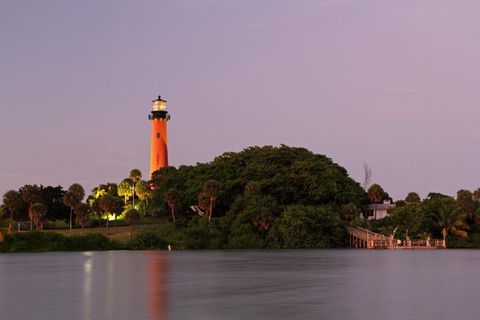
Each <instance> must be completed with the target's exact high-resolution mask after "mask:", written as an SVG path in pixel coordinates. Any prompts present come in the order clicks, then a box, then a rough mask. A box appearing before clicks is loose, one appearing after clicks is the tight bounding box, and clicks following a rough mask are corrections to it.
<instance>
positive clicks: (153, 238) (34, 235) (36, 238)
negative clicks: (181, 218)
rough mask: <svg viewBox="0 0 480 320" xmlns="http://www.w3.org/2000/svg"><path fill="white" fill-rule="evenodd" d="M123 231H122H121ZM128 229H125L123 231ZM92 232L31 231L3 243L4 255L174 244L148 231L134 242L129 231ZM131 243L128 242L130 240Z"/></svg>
mask: <svg viewBox="0 0 480 320" xmlns="http://www.w3.org/2000/svg"><path fill="white" fill-rule="evenodd" d="M119 229H120V228H119ZM121 229H124V228H121ZM94 231H95V230H89V232H88V233H86V234H85V235H64V234H62V233H61V232H38V231H27V232H19V233H15V234H12V235H7V236H5V238H4V240H3V242H2V243H0V253H14V252H49V251H105V250H154V249H156V250H163V249H166V248H167V246H168V245H169V244H170V243H169V242H168V241H167V240H165V239H164V238H163V237H162V236H161V235H160V234H159V233H158V232H153V231H147V230H144V231H143V232H141V233H137V234H136V235H135V236H134V237H133V238H132V239H131V240H130V235H128V237H125V230H115V231H110V230H109V231H104V233H105V234H102V233H95V232H94ZM109 232H113V233H115V236H117V237H118V238H119V239H121V240H113V239H112V238H109V237H108V236H107V235H106V234H108V233H109ZM127 239H128V240H127Z"/></svg>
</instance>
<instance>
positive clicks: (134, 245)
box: [127, 232, 169, 250]
mask: <svg viewBox="0 0 480 320" xmlns="http://www.w3.org/2000/svg"><path fill="white" fill-rule="evenodd" d="M168 244H169V242H168V241H167V240H165V239H164V238H163V237H161V236H160V235H159V234H156V233H154V232H144V233H140V234H138V235H136V236H135V237H134V238H133V239H132V240H131V241H129V242H128V244H127V247H128V248H129V249H132V250H154V249H157V250H162V249H167V247H168Z"/></svg>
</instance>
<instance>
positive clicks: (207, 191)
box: [198, 180, 221, 222]
mask: <svg viewBox="0 0 480 320" xmlns="http://www.w3.org/2000/svg"><path fill="white" fill-rule="evenodd" d="M220 187H221V185H220V183H219V182H218V181H215V180H209V181H207V182H206V183H205V185H204V186H203V191H202V193H200V194H199V196H198V200H199V201H198V202H199V207H200V208H202V209H204V210H205V211H206V212H207V216H208V222H210V221H211V219H212V213H213V208H214V206H215V201H216V200H217V198H218V195H219V193H220Z"/></svg>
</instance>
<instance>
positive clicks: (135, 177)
mask: <svg viewBox="0 0 480 320" xmlns="http://www.w3.org/2000/svg"><path fill="white" fill-rule="evenodd" d="M128 177H129V178H130V179H132V181H133V186H132V193H133V197H132V199H133V200H132V201H133V203H132V204H133V206H135V187H136V185H137V183H138V182H139V181H140V180H141V179H142V172H141V171H140V170H138V169H132V170H130V174H129V175H128Z"/></svg>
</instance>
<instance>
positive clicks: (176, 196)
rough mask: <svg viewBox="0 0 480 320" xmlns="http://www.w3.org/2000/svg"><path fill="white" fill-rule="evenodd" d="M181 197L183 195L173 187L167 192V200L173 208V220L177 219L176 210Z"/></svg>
mask: <svg viewBox="0 0 480 320" xmlns="http://www.w3.org/2000/svg"><path fill="white" fill-rule="evenodd" d="M180 198H181V196H180V193H179V192H178V190H177V189H173V188H171V189H168V190H167V191H166V192H165V201H166V202H167V204H168V206H169V207H170V209H171V210H172V219H173V221H175V210H176V208H177V205H178V202H179V201H180Z"/></svg>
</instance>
